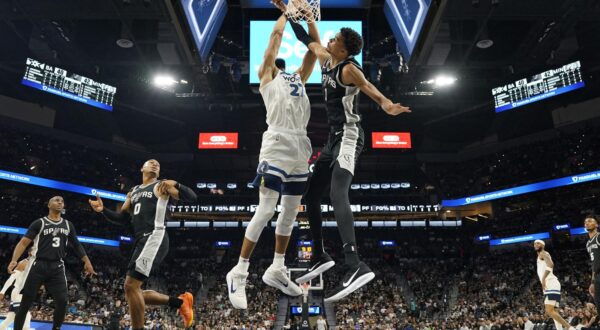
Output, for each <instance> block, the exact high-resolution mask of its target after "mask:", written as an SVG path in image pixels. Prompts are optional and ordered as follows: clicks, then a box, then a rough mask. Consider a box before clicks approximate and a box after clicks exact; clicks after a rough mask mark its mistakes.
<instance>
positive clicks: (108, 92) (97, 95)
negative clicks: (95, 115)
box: [21, 58, 117, 111]
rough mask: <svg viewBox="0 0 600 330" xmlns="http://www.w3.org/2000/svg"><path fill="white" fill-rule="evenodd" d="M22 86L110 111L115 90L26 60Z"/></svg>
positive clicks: (48, 65) (52, 67)
mask: <svg viewBox="0 0 600 330" xmlns="http://www.w3.org/2000/svg"><path fill="white" fill-rule="evenodd" d="M21 83H22V84H23V85H26V86H29V87H33V88H36V89H39V90H42V91H44V92H48V93H51V94H54V95H58V96H62V97H66V98H68V99H71V100H74V101H77V102H81V103H85V104H87V105H91V106H93V107H97V108H100V109H104V110H108V111H112V109H113V107H112V105H113V101H114V97H115V93H116V92H117V88H116V87H113V86H110V85H107V84H104V83H100V82H97V81H94V80H93V79H90V78H87V77H84V76H80V75H78V74H74V73H70V74H69V73H68V72H67V70H65V69H61V68H59V67H56V66H52V65H50V64H46V63H42V62H39V61H36V60H34V59H31V58H28V59H27V68H26V69H25V75H24V76H23V80H22V81H21Z"/></svg>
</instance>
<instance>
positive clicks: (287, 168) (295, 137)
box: [252, 127, 312, 195]
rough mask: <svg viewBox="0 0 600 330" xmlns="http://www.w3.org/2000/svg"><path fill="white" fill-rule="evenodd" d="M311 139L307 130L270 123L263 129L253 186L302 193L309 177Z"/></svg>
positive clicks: (281, 191) (288, 192)
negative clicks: (271, 124) (285, 128)
mask: <svg viewBox="0 0 600 330" xmlns="http://www.w3.org/2000/svg"><path fill="white" fill-rule="evenodd" d="M311 155H312V147H311V144H310V139H309V138H308V136H306V132H304V131H291V130H284V129H276V128H272V127H269V130H267V131H266V132H264V133H263V139H262V145H261V148H260V155H259V157H258V160H259V164H258V168H257V170H256V177H255V178H254V181H253V182H252V185H253V186H254V187H260V186H263V187H266V188H269V189H272V190H275V191H277V192H279V193H281V194H282V195H302V194H303V193H304V190H305V189H306V183H307V181H308V176H309V172H308V160H309V159H310V156H311Z"/></svg>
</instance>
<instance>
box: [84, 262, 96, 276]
mask: <svg viewBox="0 0 600 330" xmlns="http://www.w3.org/2000/svg"><path fill="white" fill-rule="evenodd" d="M83 269H84V270H85V275H86V276H90V277H92V276H94V275H98V274H96V271H94V266H92V263H91V262H86V263H85V264H84V265H83Z"/></svg>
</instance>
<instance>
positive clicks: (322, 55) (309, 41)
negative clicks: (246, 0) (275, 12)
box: [273, 0, 331, 66]
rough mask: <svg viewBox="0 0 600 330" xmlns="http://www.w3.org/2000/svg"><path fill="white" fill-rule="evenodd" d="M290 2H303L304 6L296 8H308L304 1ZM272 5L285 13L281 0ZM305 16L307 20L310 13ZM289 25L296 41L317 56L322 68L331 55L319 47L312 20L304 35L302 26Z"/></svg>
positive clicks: (319, 43)
mask: <svg viewBox="0 0 600 330" xmlns="http://www.w3.org/2000/svg"><path fill="white" fill-rule="evenodd" d="M292 1H296V2H305V4H304V5H297V7H299V8H306V7H307V6H309V5H308V3H306V0H292ZM273 4H274V5H275V6H277V8H279V9H280V10H281V11H283V12H285V8H286V7H285V4H283V0H274V1H273ZM305 14H306V15H307V18H310V15H312V13H310V12H307V13H305ZM290 25H291V26H292V30H294V34H295V35H296V38H297V39H298V40H300V42H302V43H303V44H305V45H306V47H308V49H309V50H310V51H312V52H313V53H314V54H315V55H316V56H317V58H318V59H319V63H320V64H321V66H323V64H324V63H325V61H327V60H328V59H329V58H331V55H330V54H329V53H328V52H327V49H325V47H323V45H321V38H320V37H319V32H318V30H317V25H316V23H314V20H313V23H311V24H308V30H309V33H306V31H305V30H304V28H303V27H302V25H300V24H298V23H295V22H293V21H290ZM311 25H312V27H311ZM313 29H314V30H313Z"/></svg>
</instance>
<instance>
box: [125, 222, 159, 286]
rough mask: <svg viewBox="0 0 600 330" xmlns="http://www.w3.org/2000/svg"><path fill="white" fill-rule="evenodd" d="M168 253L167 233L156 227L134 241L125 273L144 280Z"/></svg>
mask: <svg viewBox="0 0 600 330" xmlns="http://www.w3.org/2000/svg"><path fill="white" fill-rule="evenodd" d="M168 253H169V235H167V231H166V230H165V229H157V230H154V231H152V232H150V233H146V234H144V236H142V237H141V238H140V239H137V240H136V241H135V246H134V250H133V254H132V255H131V259H130V260H129V264H128V265H127V275H129V276H131V277H133V278H135V279H137V280H140V281H145V280H147V279H148V278H149V277H150V273H152V271H153V270H156V269H157V268H158V266H160V263H161V262H162V261H163V260H164V259H165V257H166V256H167V254H168Z"/></svg>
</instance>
